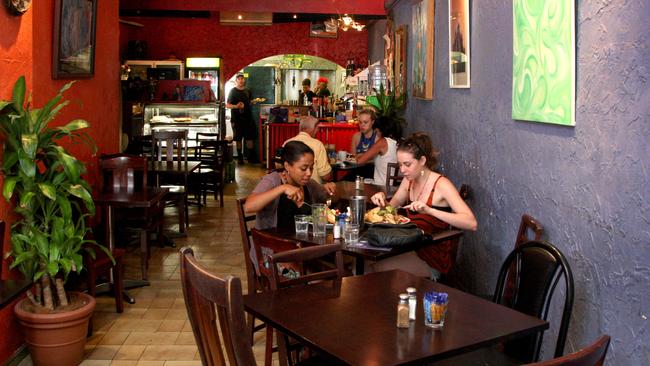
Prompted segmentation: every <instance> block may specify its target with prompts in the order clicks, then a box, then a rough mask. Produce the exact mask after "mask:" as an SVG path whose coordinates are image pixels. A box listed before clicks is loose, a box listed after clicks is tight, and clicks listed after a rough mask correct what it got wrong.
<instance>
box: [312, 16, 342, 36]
mask: <svg viewBox="0 0 650 366" xmlns="http://www.w3.org/2000/svg"><path fill="white" fill-rule="evenodd" d="M309 36H310V37H317V38H338V26H337V25H336V22H334V21H331V20H326V21H324V22H318V23H311V25H310V27H309Z"/></svg>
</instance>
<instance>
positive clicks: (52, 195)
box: [38, 182, 56, 200]
mask: <svg viewBox="0 0 650 366" xmlns="http://www.w3.org/2000/svg"><path fill="white" fill-rule="evenodd" d="M38 188H39V189H40V190H41V192H42V193H43V194H44V195H45V196H46V197H47V198H49V199H51V200H54V199H56V187H54V185H52V184H51V183H47V182H43V183H38Z"/></svg>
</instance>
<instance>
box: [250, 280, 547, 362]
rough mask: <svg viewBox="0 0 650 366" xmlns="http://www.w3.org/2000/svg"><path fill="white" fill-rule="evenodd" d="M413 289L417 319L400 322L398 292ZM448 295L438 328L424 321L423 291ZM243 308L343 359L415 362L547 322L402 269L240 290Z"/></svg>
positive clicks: (537, 329) (448, 354)
mask: <svg viewBox="0 0 650 366" xmlns="http://www.w3.org/2000/svg"><path fill="white" fill-rule="evenodd" d="M408 287H414V288H415V289H416V298H417V305H416V319H415V320H413V321H410V323H409V327H408V328H398V327H397V326H396V324H397V304H398V302H399V295H400V294H402V293H406V289H407V288H408ZM432 291H435V292H445V293H447V294H448V308H447V314H446V318H445V322H444V326H443V327H442V328H438V329H433V328H430V327H427V326H425V324H424V308H423V297H424V294H425V293H429V292H432ZM244 306H245V309H246V311H248V312H249V313H251V314H253V315H255V316H256V317H258V318H259V319H261V320H263V321H265V322H267V323H268V324H270V325H271V326H272V327H274V328H276V329H278V330H279V331H281V332H283V333H285V334H286V335H288V336H290V337H293V338H295V339H296V340H297V341H298V342H300V343H302V344H305V345H307V346H309V347H311V348H313V349H314V350H316V351H317V352H320V353H322V354H325V355H327V356H328V357H331V358H334V359H336V360H338V362H340V363H342V364H346V365H382V366H392V365H415V364H423V363H430V362H435V361H440V360H444V359H448V358H450V357H453V356H456V355H460V354H463V353H466V352H471V351H473V350H476V349H479V348H482V347H488V346H491V345H494V344H497V343H499V342H502V341H505V340H510V339H514V338H518V337H523V336H526V335H530V334H534V333H536V332H540V331H544V330H546V329H548V327H549V324H548V322H546V321H544V320H541V319H539V318H535V317H532V316H529V315H526V314H523V313H520V312H518V311H515V310H513V309H510V308H508V307H506V306H502V305H499V304H496V303H493V302H490V301H487V300H484V299H483V298H481V297H478V296H474V295H472V294H469V293H465V292H462V291H460V290H457V289H454V288H452V287H448V286H445V285H443V284H440V283H436V282H433V281H431V280H428V279H426V278H423V277H418V276H415V275H412V274H410V273H408V272H405V271H402V270H392V271H386V272H375V273H371V274H366V275H362V276H353V277H344V278H342V279H340V280H337V281H335V282H334V284H332V283H320V284H312V285H307V286H304V287H292V288H286V289H280V290H276V291H267V292H262V293H255V294H248V295H245V296H244Z"/></svg>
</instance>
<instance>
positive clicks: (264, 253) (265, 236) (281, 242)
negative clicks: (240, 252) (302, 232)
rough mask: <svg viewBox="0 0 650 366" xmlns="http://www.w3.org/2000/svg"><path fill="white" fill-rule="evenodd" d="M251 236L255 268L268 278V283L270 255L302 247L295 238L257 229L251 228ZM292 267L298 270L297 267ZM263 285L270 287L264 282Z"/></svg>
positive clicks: (270, 273) (269, 277)
mask: <svg viewBox="0 0 650 366" xmlns="http://www.w3.org/2000/svg"><path fill="white" fill-rule="evenodd" d="M251 236H252V239H253V249H254V251H255V258H256V259H257V268H258V269H259V273H260V275H261V276H262V277H263V278H266V280H268V283H270V281H271V276H272V272H271V264H270V257H271V255H273V254H276V253H280V252H286V251H288V250H293V249H297V248H301V247H302V243H300V242H299V241H297V240H291V239H284V238H280V237H278V236H275V235H273V234H270V233H267V232H264V231H260V230H258V229H252V230H251ZM293 269H294V270H298V268H293ZM264 287H267V288H270V285H267V284H266V283H265V284H264Z"/></svg>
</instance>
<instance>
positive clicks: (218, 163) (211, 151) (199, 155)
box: [194, 140, 228, 171]
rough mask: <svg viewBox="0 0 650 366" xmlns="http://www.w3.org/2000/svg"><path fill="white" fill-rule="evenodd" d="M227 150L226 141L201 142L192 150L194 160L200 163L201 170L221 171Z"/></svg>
mask: <svg viewBox="0 0 650 366" xmlns="http://www.w3.org/2000/svg"><path fill="white" fill-rule="evenodd" d="M227 150H228V141H226V140H202V141H199V143H198V144H197V145H196V147H195V149H194V158H195V160H197V161H200V162H201V168H203V167H205V168H210V169H213V170H219V171H221V170H223V166H224V164H225V162H226V155H227Z"/></svg>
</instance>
